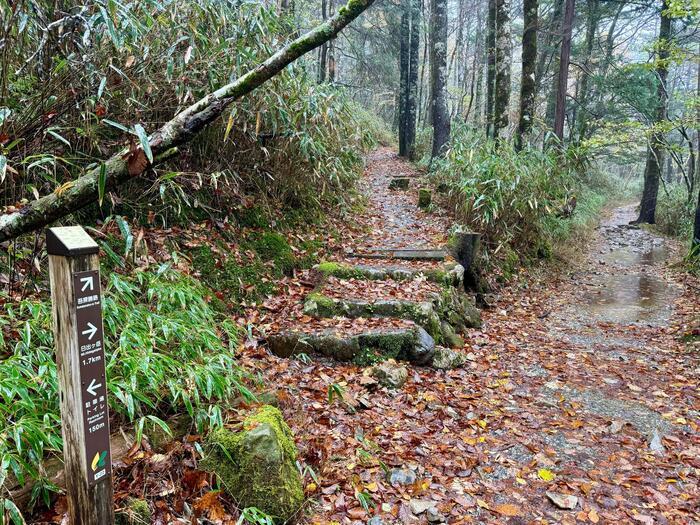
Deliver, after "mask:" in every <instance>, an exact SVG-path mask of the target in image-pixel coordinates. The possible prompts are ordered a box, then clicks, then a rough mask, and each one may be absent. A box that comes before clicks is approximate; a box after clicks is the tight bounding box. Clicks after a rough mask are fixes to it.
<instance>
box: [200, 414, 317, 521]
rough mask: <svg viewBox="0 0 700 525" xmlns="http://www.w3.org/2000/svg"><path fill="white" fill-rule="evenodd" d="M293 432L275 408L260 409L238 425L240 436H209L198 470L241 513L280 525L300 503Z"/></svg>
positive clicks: (223, 433)
mask: <svg viewBox="0 0 700 525" xmlns="http://www.w3.org/2000/svg"><path fill="white" fill-rule="evenodd" d="M296 461H297V449H296V445H295V444H294V439H293V437H292V432H291V430H290V429H289V427H288V426H287V423H285V421H284V419H283V418H282V414H281V412H280V411H279V410H278V409H277V408H274V407H271V406H264V407H262V408H260V409H259V410H258V411H257V412H255V413H254V414H252V415H250V416H249V417H248V418H246V420H245V421H244V422H243V430H242V431H241V432H231V431H230V430H227V429H220V430H216V431H214V432H213V433H212V434H211V435H210V436H209V438H208V440H207V449H206V456H205V459H204V460H203V462H202V467H203V468H204V469H206V470H207V471H209V472H212V473H214V474H216V476H217V478H218V479H219V481H220V482H221V484H222V485H223V487H224V489H225V490H226V491H227V492H228V493H229V494H230V495H231V496H232V497H233V498H235V499H236V501H237V502H238V504H239V505H240V507H241V508H245V507H256V508H258V509H259V510H261V511H263V512H265V513H266V514H268V515H270V516H272V517H273V518H274V519H275V521H276V522H279V523H283V522H286V521H287V520H289V519H290V518H292V516H294V514H295V513H296V512H297V511H298V510H299V508H300V507H301V506H302V504H303V502H304V488H303V485H302V480H301V476H300V475H299V471H298V469H297V466H296Z"/></svg>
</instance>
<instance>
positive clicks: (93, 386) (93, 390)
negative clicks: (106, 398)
mask: <svg viewBox="0 0 700 525" xmlns="http://www.w3.org/2000/svg"><path fill="white" fill-rule="evenodd" d="M101 386H102V383H98V382H97V381H96V380H95V379H93V380H92V381H90V386H89V387H87V389H86V390H87V391H88V394H91V395H93V396H96V395H97V389H98V388H100V387H101Z"/></svg>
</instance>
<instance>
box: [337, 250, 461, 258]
mask: <svg viewBox="0 0 700 525" xmlns="http://www.w3.org/2000/svg"><path fill="white" fill-rule="evenodd" d="M448 255H449V254H448V252H447V250H442V249H437V250H433V249H431V250H409V249H406V250H403V249H401V250H395V249H390V248H388V249H375V250H371V251H369V252H366V253H351V254H350V257H363V258H365V259H403V260H406V261H416V260H422V261H444V260H445V259H446V258H447V256H448Z"/></svg>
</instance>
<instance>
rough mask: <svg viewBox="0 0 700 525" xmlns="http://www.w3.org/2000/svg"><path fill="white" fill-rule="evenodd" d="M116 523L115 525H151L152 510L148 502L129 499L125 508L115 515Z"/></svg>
mask: <svg viewBox="0 0 700 525" xmlns="http://www.w3.org/2000/svg"><path fill="white" fill-rule="evenodd" d="M114 523H115V525H149V524H150V523H151V509H150V508H149V506H148V502H147V501H146V500H144V499H137V498H129V499H127V500H126V505H125V506H124V508H122V509H120V510H118V511H117V512H116V513H115V516H114Z"/></svg>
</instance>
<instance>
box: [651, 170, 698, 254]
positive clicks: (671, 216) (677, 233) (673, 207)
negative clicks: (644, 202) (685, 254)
mask: <svg viewBox="0 0 700 525" xmlns="http://www.w3.org/2000/svg"><path fill="white" fill-rule="evenodd" d="M697 203H698V198H697V191H696V192H695V193H694V194H693V195H692V197H691V198H690V199H689V198H688V190H687V189H686V187H685V186H682V185H680V184H673V185H667V187H666V189H663V188H662V189H660V190H659V200H658V203H657V206H656V227H657V228H658V229H659V230H660V231H661V232H662V233H664V234H666V235H671V236H673V237H678V238H680V239H683V240H684V241H689V240H690V239H691V238H692V236H693V225H694V221H695V209H696V207H697Z"/></svg>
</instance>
